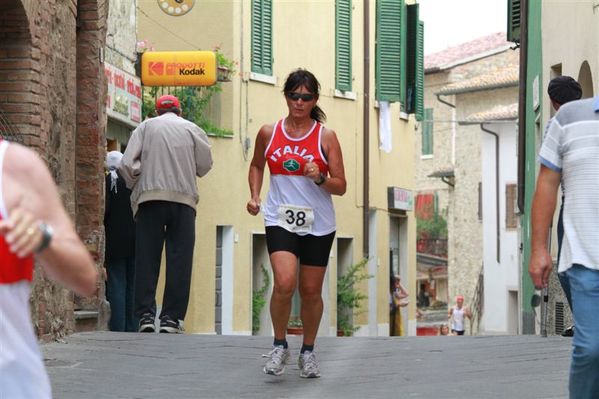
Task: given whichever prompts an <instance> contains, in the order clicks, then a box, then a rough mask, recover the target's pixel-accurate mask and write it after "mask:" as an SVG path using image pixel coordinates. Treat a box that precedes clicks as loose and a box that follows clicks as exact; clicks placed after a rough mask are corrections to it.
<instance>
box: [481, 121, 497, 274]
mask: <svg viewBox="0 0 599 399" xmlns="http://www.w3.org/2000/svg"><path fill="white" fill-rule="evenodd" d="M480 129H481V130H482V131H483V132H485V133H489V134H491V135H493V136H494V137H495V226H496V227H495V234H496V239H497V253H496V259H497V263H500V259H501V257H500V249H501V247H500V245H501V236H500V233H501V231H500V230H501V229H500V228H499V219H500V211H499V135H498V134H497V133H496V132H494V131H492V130H489V129H487V128H486V127H485V124H484V123H481V124H480Z"/></svg>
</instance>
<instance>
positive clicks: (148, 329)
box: [138, 313, 156, 333]
mask: <svg viewBox="0 0 599 399" xmlns="http://www.w3.org/2000/svg"><path fill="white" fill-rule="evenodd" d="M154 317H155V316H154V315H153V314H152V313H144V314H143V315H142V316H141V318H140V319H139V330H138V331H139V332H143V333H153V332H154V331H156V327H155V326H154V322H155V321H154Z"/></svg>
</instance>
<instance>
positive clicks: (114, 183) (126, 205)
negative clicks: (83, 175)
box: [104, 151, 139, 332]
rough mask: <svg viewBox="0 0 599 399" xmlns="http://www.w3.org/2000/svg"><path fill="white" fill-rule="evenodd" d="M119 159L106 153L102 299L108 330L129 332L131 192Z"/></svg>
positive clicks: (133, 326)
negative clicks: (107, 308)
mask: <svg viewBox="0 0 599 399" xmlns="http://www.w3.org/2000/svg"><path fill="white" fill-rule="evenodd" d="M122 158H123V154H122V153H120V152H119V151H110V152H108V153H107V154H106V169H107V170H108V173H107V174H106V191H105V196H106V197H105V198H106V205H105V207H104V233H105V235H106V245H105V251H104V260H105V263H106V272H107V278H106V299H107V300H108V302H109V303H110V323H109V326H110V330H111V331H129V332H132V331H137V329H138V328H139V326H138V321H137V318H136V317H135V314H134V313H135V312H134V304H135V298H134V285H135V221H134V220H133V213H132V212H131V190H129V189H128V188H127V186H126V185H125V181H124V180H123V178H122V177H121V176H119V174H118V171H117V170H118V167H119V166H120V164H121V159H122Z"/></svg>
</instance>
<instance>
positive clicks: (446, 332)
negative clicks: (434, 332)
mask: <svg viewBox="0 0 599 399" xmlns="http://www.w3.org/2000/svg"><path fill="white" fill-rule="evenodd" d="M439 335H453V334H450V332H449V326H448V325H447V324H441V325H440V326H439Z"/></svg>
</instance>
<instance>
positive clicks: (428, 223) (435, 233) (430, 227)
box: [416, 214, 447, 238]
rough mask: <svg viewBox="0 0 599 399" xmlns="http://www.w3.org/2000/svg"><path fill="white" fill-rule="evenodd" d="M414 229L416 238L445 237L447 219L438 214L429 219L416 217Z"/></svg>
mask: <svg viewBox="0 0 599 399" xmlns="http://www.w3.org/2000/svg"><path fill="white" fill-rule="evenodd" d="M416 230H417V235H418V238H447V220H445V218H444V217H443V216H442V215H439V214H435V215H434V216H433V217H432V218H430V219H420V218H418V219H417V220H416Z"/></svg>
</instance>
